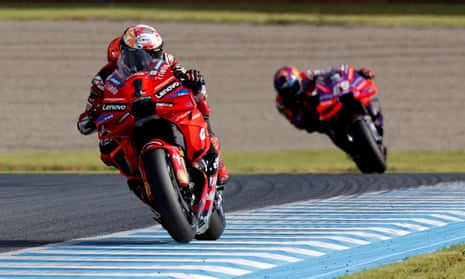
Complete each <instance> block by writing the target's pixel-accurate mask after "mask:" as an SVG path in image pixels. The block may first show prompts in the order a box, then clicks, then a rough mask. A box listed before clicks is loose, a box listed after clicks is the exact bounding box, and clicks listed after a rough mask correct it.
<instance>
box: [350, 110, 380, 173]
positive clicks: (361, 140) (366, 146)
mask: <svg viewBox="0 0 465 279" xmlns="http://www.w3.org/2000/svg"><path fill="white" fill-rule="evenodd" d="M351 131H352V132H351V134H352V137H353V142H354V144H355V154H353V155H352V158H353V160H354V162H355V164H356V165H357V167H358V168H359V170H360V171H361V172H362V173H384V172H385V171H386V169H387V164H386V158H385V156H384V153H383V151H382V150H381V148H380V146H379V145H378V143H377V142H376V140H375V138H374V136H373V134H372V133H371V131H370V128H369V127H368V124H367V123H366V121H365V120H364V119H362V118H359V119H356V120H355V121H354V123H352V127H351Z"/></svg>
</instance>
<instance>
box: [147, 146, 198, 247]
mask: <svg viewBox="0 0 465 279" xmlns="http://www.w3.org/2000/svg"><path fill="white" fill-rule="evenodd" d="M142 161H143V163H144V167H145V173H146V177H147V182H148V184H149V185H150V191H151V192H152V202H153V203H154V204H155V207H156V210H157V211H158V212H159V213H160V215H161V218H160V220H161V224H162V226H163V227H164V228H165V229H166V230H167V231H168V233H169V234H170V235H171V237H172V238H173V239H174V240H176V241H177V242H183V243H187V242H190V241H191V240H192V239H193V238H194V234H195V232H194V228H193V226H192V224H191V222H192V221H191V220H192V216H191V214H192V213H191V210H190V208H189V207H188V206H187V204H186V203H185V202H184V200H183V197H182V195H181V192H180V191H179V187H178V184H177V181H176V179H175V176H174V173H173V168H172V165H171V162H170V161H169V159H168V156H167V154H166V151H165V150H164V149H154V150H150V151H147V152H146V153H144V154H143V155H142Z"/></svg>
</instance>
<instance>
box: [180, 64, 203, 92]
mask: <svg viewBox="0 0 465 279" xmlns="http://www.w3.org/2000/svg"><path fill="white" fill-rule="evenodd" d="M204 84H205V80H204V79H203V75H202V74H201V73H200V71H199V70H193V69H191V70H187V71H186V73H185V74H184V80H183V85H184V86H185V87H187V88H190V89H192V90H194V93H199V92H200V91H201V90H202V85H204Z"/></svg>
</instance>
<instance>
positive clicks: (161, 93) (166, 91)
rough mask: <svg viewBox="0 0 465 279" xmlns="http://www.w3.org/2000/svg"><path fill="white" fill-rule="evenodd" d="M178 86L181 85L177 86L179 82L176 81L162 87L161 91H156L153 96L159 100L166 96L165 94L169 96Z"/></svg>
mask: <svg viewBox="0 0 465 279" xmlns="http://www.w3.org/2000/svg"><path fill="white" fill-rule="evenodd" d="M179 86H181V84H179V82H177V81H175V82H172V83H171V84H169V85H168V86H166V87H164V88H163V89H162V90H160V91H158V92H157V94H155V96H156V97H157V98H158V99H161V98H163V97H164V96H166V95H167V94H169V93H170V92H172V91H173V90H174V89H176V88H178V87H179Z"/></svg>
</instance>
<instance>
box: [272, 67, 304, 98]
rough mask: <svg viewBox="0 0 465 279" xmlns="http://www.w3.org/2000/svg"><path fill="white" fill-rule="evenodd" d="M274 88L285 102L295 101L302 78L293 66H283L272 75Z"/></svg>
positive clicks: (299, 91) (298, 94) (300, 88)
mask: <svg viewBox="0 0 465 279" xmlns="http://www.w3.org/2000/svg"><path fill="white" fill-rule="evenodd" d="M274 88H275V89H276V91H277V92H278V95H279V96H281V98H282V99H283V100H284V101H286V102H294V101H297V100H298V98H299V96H300V94H301V91H302V78H301V77H300V72H299V70H297V68H296V67H294V66H284V67H281V68H280V69H278V71H276V73H275V74H274Z"/></svg>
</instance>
